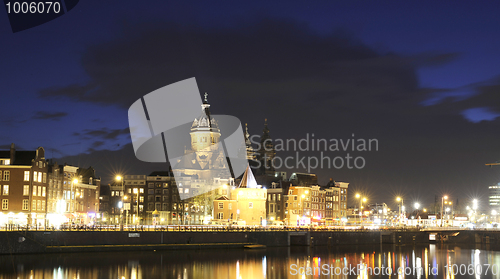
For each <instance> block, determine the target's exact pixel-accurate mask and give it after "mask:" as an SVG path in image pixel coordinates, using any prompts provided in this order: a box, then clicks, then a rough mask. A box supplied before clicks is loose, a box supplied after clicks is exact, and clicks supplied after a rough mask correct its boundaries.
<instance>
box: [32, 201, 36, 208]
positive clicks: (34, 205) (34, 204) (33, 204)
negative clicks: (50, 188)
mask: <svg viewBox="0 0 500 279" xmlns="http://www.w3.org/2000/svg"><path fill="white" fill-rule="evenodd" d="M31 210H36V200H33V202H32V203H31Z"/></svg>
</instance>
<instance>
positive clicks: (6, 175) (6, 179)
mask: <svg viewBox="0 0 500 279" xmlns="http://www.w3.org/2000/svg"><path fill="white" fill-rule="evenodd" d="M3 180H4V181H9V180H10V171H4V172H3Z"/></svg>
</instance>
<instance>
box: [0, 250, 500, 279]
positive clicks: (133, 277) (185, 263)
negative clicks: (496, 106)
mask: <svg viewBox="0 0 500 279" xmlns="http://www.w3.org/2000/svg"><path fill="white" fill-rule="evenodd" d="M304 273H305V274H304ZM3 278H33V279H38V278H44V279H45V278H54V279H59V278H61V279H63V278H64V279H65V278H75V279H86V278H117V279H143V278H144V279H146V278H148V279H149V278H177V279H186V278H237V279H246V278H256V279H258V278H300V279H303V278H342V279H344V278H350V279H354V278H357V279H366V278H389V279H396V278H397V279H404V278H417V279H424V278H425V279H435V278H446V279H460V278H476V279H479V278H498V279H500V252H498V251H488V250H480V249H470V248H464V247H459V246H448V247H440V246H436V245H428V246H416V247H412V246H391V245H389V246H383V247H380V246H376V247H368V246H348V247H337V248H333V249H330V250H328V249H326V248H321V247H314V248H310V247H292V248H268V249H262V250H239V249H228V250H223V249H221V250H201V251H157V252H108V253H80V254H76V253H69V254H46V255H18V256H12V257H11V256H0V279H3Z"/></svg>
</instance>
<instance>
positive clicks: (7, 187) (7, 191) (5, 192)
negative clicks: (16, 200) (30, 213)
mask: <svg viewBox="0 0 500 279" xmlns="http://www.w3.org/2000/svg"><path fill="white" fill-rule="evenodd" d="M2 195H4V196H8V195H9V185H3V191H2Z"/></svg>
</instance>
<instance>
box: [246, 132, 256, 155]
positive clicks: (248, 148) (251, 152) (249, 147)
mask: <svg viewBox="0 0 500 279" xmlns="http://www.w3.org/2000/svg"><path fill="white" fill-rule="evenodd" d="M245 146H246V154H247V160H249V161H250V160H252V161H253V160H255V157H256V156H255V150H254V149H253V147H252V142H251V141H250V133H248V124H247V123H245Z"/></svg>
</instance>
